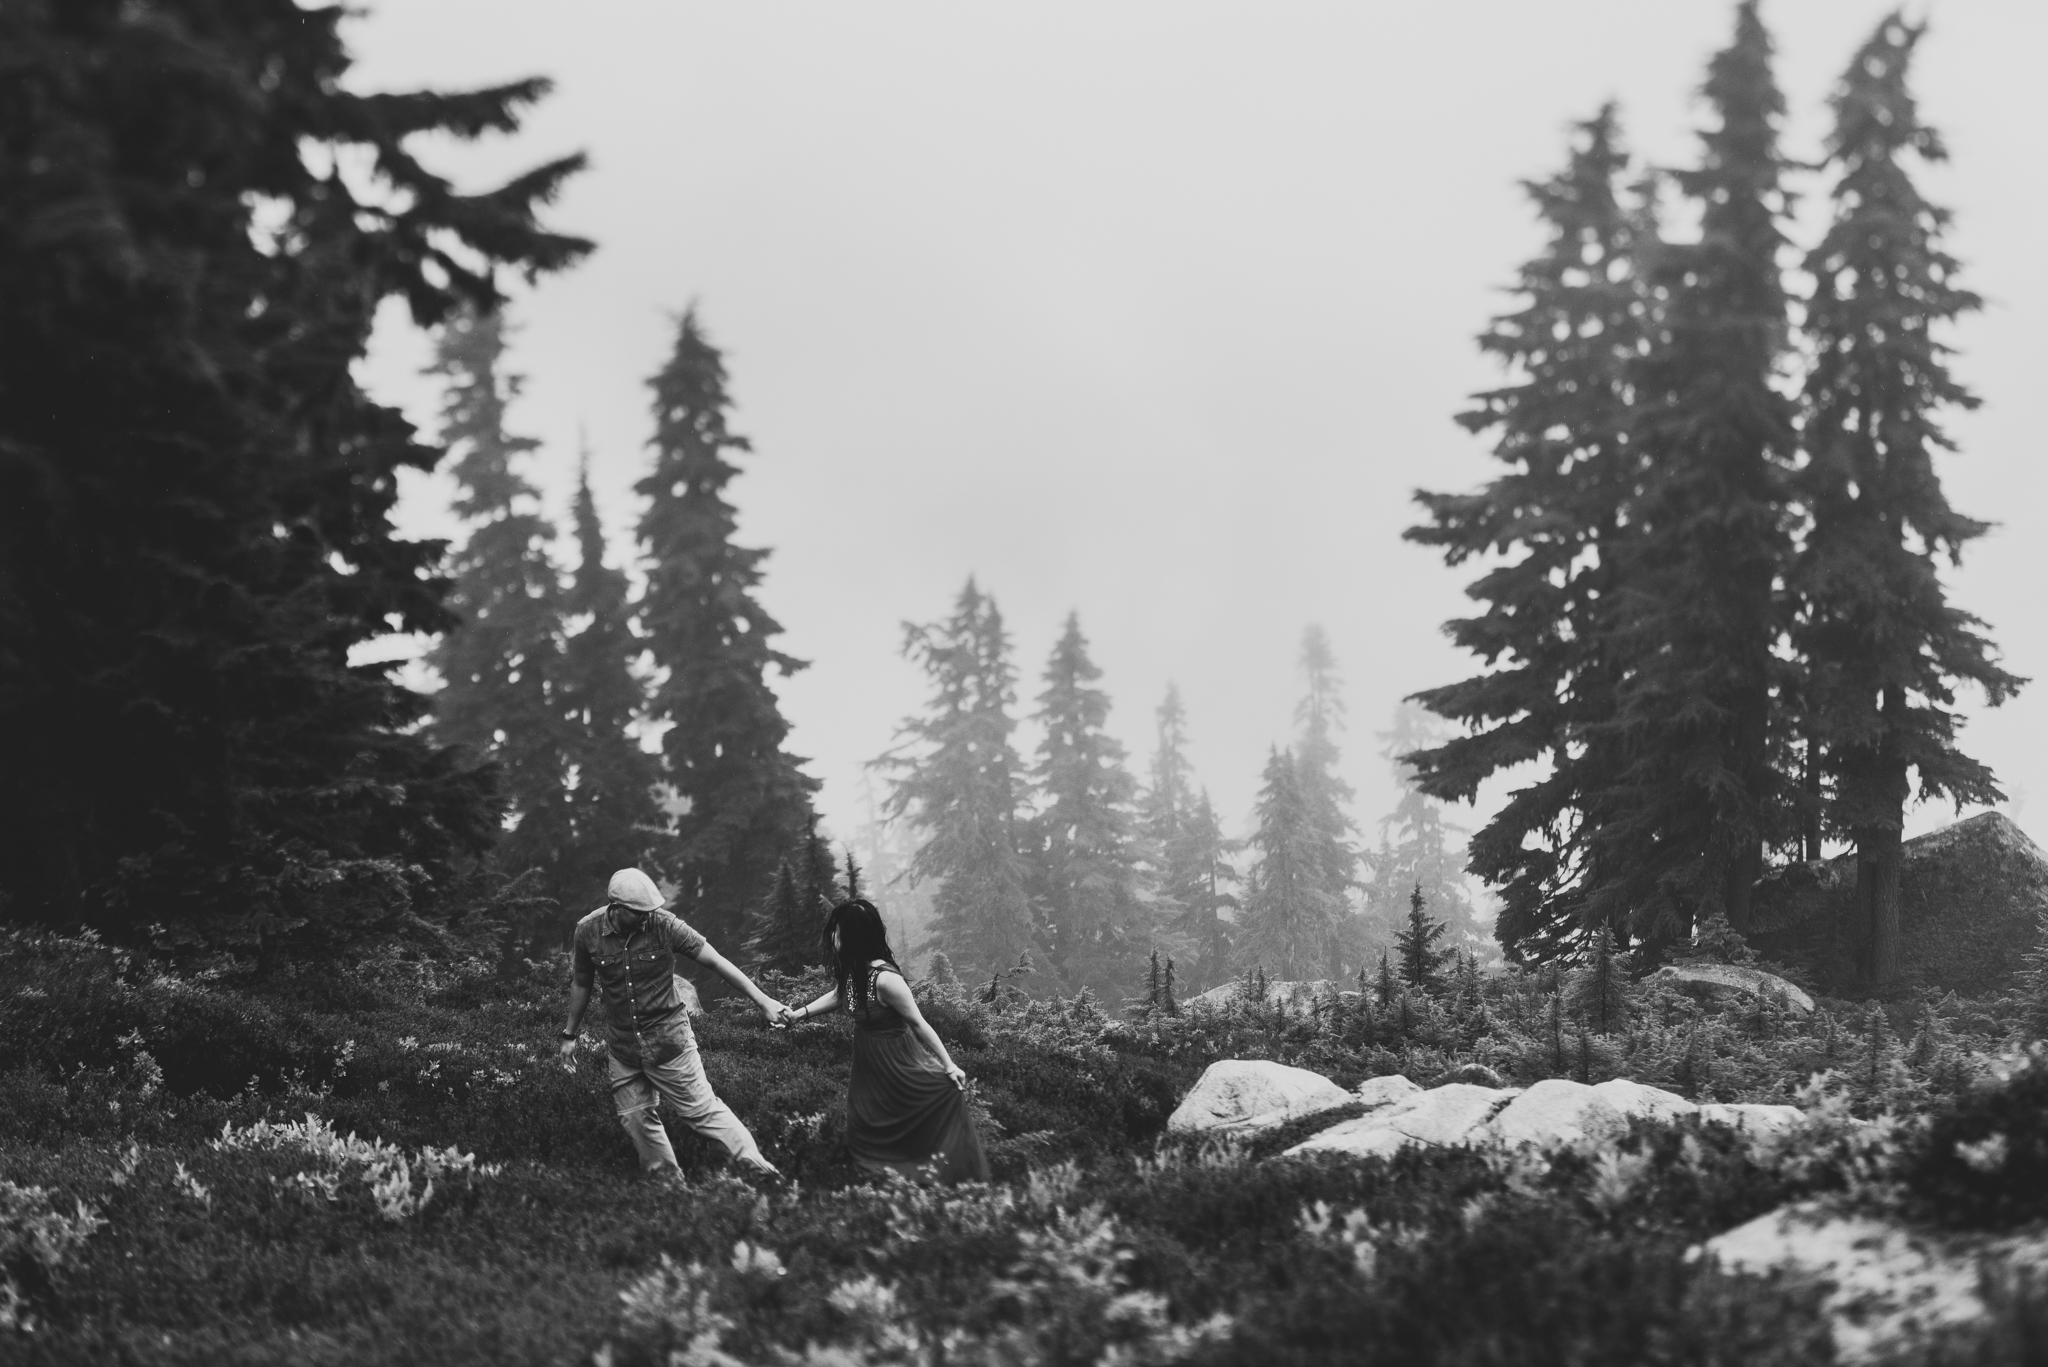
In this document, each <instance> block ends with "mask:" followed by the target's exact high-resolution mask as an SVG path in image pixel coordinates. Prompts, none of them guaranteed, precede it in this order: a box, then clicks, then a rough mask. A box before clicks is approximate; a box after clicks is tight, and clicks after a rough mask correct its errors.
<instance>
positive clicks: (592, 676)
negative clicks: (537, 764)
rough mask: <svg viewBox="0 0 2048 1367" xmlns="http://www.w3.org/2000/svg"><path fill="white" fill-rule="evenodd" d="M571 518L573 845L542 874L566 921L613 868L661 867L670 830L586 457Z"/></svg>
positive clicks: (620, 586)
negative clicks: (643, 732) (645, 742)
mask: <svg viewBox="0 0 2048 1367" xmlns="http://www.w3.org/2000/svg"><path fill="white" fill-rule="evenodd" d="M573 511H574V517H575V532H576V546H577V551H578V560H577V565H576V572H575V575H574V577H573V578H572V580H571V581H570V585H569V588H568V589H567V591H566V592H565V593H564V594H563V596H562V612H563V619H564V620H563V632H564V635H565V637H566V639H565V640H564V642H563V646H562V660H561V664H560V667H559V670H558V675H557V677H558V686H557V688H556V690H555V692H556V702H557V705H558V706H559V707H560V708H561V709H562V711H563V714H564V719H565V721H566V726H565V728H564V736H563V757H564V759H565V760H566V761H567V763H568V766H569V771H570V785H569V788H568V792H567V795H566V805H567V809H568V818H569V838H568V840H567V841H566V843H565V844H564V846H563V848H562V850H561V852H560V853H559V854H558V855H557V856H556V857H555V859H554V860H552V861H551V862H550V863H549V864H548V865H546V866H545V868H544V873H545V887H546V890H547V891H548V892H549V893H550V894H551V895H552V896H553V897H555V898H556V899H557V900H558V901H559V902H560V903H561V904H562V906H563V908H564V914H565V918H566V917H567V916H571V915H575V914H579V913H580V912H581V911H583V910H587V905H594V904H595V903H596V901H597V900H598V898H599V897H600V895H601V893H602V890H603V888H604V885H605V881H606V879H608V878H609V877H610V875H611V874H612V873H613V872H614V871H615V870H618V869H622V868H627V867H637V866H639V865H641V864H642V863H646V862H659V861H660V859H661V858H662V854H663V846H664V844H665V841H666V835H665V831H666V828H667V825H668V818H667V815H666V814H665V813H664V812H663V811H662V810H661V805H660V803H659V802H658V801H657V800H656V797H655V785H656V784H657V783H658V782H659V781H660V779H661V761H660V759H659V758H658V757H657V756H655V755H653V754H650V753H649V752H648V751H647V750H646V749H644V748H643V747H642V746H641V744H640V739H639V737H638V736H637V735H636V734H635V732H634V727H635V725H636V723H637V722H638V720H639V716H640V712H641V709H642V708H643V707H644V706H645V704H646V688H645V685H644V684H643V683H642V681H641V679H640V678H639V676H638V675H636V674H635V672H634V663H635V661H636V660H637V659H638V658H639V656H640V655H641V653H642V652H643V651H644V650H645V649H646V646H645V643H644V642H642V641H641V640H640V638H639V637H637V636H635V635H634V634H633V625H632V608H631V605H630V603H629V601H628V595H627V585H626V575H625V572H624V571H622V570H619V569H616V568H614V567H612V566H610V565H607V564H606V563H605V539H604V526H603V524H602V523H601V522H600V521H599V520H598V514H597V502H596V500H595V499H593V498H592V497H591V494H590V465H589V459H588V456H587V455H586V457H585V459H584V462H583V465H582V468H581V469H580V470H579V472H578V476H577V482H576V501H575V504H574V509H573ZM572 924H573V923H572Z"/></svg>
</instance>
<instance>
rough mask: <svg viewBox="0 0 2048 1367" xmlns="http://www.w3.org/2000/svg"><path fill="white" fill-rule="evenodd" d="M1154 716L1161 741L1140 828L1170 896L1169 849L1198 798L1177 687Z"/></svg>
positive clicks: (1140, 813) (1148, 859) (1164, 892)
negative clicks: (1167, 867)
mask: <svg viewBox="0 0 2048 1367" xmlns="http://www.w3.org/2000/svg"><path fill="white" fill-rule="evenodd" d="M1152 715H1153V723H1154V727H1155V732H1156V735H1157V737H1158V741H1157V744H1156V745H1155V746H1154V747H1153V750H1152V766H1151V771H1150V773H1149V774H1148V775H1147V778H1148V782H1147V783H1146V785H1145V791H1144V792H1143V793H1142V794H1141V795H1140V797H1139V799H1138V826H1137V829H1138V837H1139V840H1140V841H1141V842H1142V846H1143V849H1144V856H1145V860H1146V862H1147V863H1148V864H1149V865H1150V866H1151V868H1152V871H1153V873H1154V875H1155V881H1157V882H1158V883H1159V884H1160V888H1161V895H1162V896H1165V897H1171V895H1172V894H1171V893H1170V892H1168V891H1167V890H1166V884H1168V883H1169V882H1170V881H1171V879H1170V878H1169V876H1168V874H1167V870H1166V862H1165V861H1166V851H1167V850H1168V849H1169V848H1170V847H1171V846H1172V845H1173V843H1174V842H1175V841H1176V840H1178V839H1179V838H1180V834H1181V829H1182V827H1183V826H1184V825H1185V824H1186V822H1187V820H1188V814H1189V812H1190V811H1191V810H1192V809H1193V807H1194V800H1195V799H1194V788H1195V771H1194V766H1193V765H1191V764H1190V763H1188V756H1187V745H1188V714H1187V709H1186V708H1185V707H1184V706H1182V704H1181V700H1180V689H1179V688H1178V687H1177V686H1175V685H1173V684H1171V683H1169V684H1168V685H1167V686H1166V696H1165V698H1163V699H1162V700H1161V701H1160V703H1159V708H1158V710H1157V711H1155V712H1154V713H1153V714H1152ZM1175 910H1178V908H1175Z"/></svg>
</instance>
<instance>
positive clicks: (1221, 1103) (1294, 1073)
mask: <svg viewBox="0 0 2048 1367" xmlns="http://www.w3.org/2000/svg"><path fill="white" fill-rule="evenodd" d="M1353 1100H1355V1098H1354V1097H1353V1096H1352V1095H1351V1093H1349V1092H1347V1091H1345V1090H1344V1089H1343V1088H1342V1087H1339V1086H1338V1085H1337V1084H1336V1083H1334V1082H1332V1081H1330V1080H1329V1079H1328V1078H1326V1077H1324V1076H1323V1075H1322V1074H1321V1073H1311V1072H1310V1071H1308V1069H1306V1068H1290V1067H1288V1066H1287V1065H1286V1064H1284V1063H1274V1062H1272V1061H1271V1060H1270V1059H1243V1058H1227V1059H1221V1060H1218V1061H1217V1062H1215V1063H1212V1064H1210V1065H1209V1067H1208V1068H1207V1069H1206V1070H1205V1071H1204V1072H1203V1073H1202V1076H1201V1079H1200V1080H1199V1081H1197V1082H1196V1083H1195V1085H1194V1086H1193V1087H1192V1088H1191V1089H1190V1090H1189V1091H1188V1094H1187V1095H1186V1096H1185V1097H1183V1098H1182V1099H1181V1103H1180V1105H1179V1106H1178V1107H1176V1108H1175V1109H1174V1112H1173V1114H1172V1115H1171V1116H1170V1117H1168V1119H1167V1122H1166V1128H1167V1131H1168V1133H1171V1134H1249V1133H1253V1132H1256V1131H1259V1130H1266V1129H1271V1128H1272V1127H1274V1126H1276V1125H1283V1124H1285V1123H1286V1122H1288V1121H1290V1120H1298V1119H1300V1118H1301V1117H1303V1116H1307V1115H1315V1114H1317V1113H1318V1112H1321V1111H1327V1110H1331V1109H1333V1108H1335V1107H1338V1106H1348V1105H1350V1104H1351V1103H1352V1101H1353Z"/></svg>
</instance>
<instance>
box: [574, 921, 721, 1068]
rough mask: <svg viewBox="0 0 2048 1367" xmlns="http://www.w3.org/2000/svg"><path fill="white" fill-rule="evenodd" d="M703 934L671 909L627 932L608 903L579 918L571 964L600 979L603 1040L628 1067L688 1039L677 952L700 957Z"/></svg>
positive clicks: (670, 1054)
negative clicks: (603, 1026)
mask: <svg viewBox="0 0 2048 1367" xmlns="http://www.w3.org/2000/svg"><path fill="white" fill-rule="evenodd" d="M705 943H706V942H705V939H704V937H703V936H702V935H699V934H698V933H697V932H696V931H694V930H692V929H690V927H689V926H688V925H687V924H686V923H685V922H684V921H683V920H682V918H681V917H678V916H676V915H674V914H672V913H670V912H666V911H656V912H650V913H649V914H648V916H647V917H646V919H644V920H642V921H641V922H640V927H639V929H637V930H635V931H634V932H633V933H632V934H631V935H628V934H626V931H625V928H624V927H623V926H621V925H620V924H619V923H618V921H617V919H616V918H615V917H614V916H613V915H612V909H611V907H610V905H609V904H607V905H605V906H602V907H599V908H598V909H597V910H596V911H593V912H591V913H590V914H589V915H588V916H586V917H584V918H583V919H582V920H580V921H578V922H577V923H576V938H575V953H574V956H573V962H572V968H571V972H572V973H573V974H574V977H575V981H576V984H577V985H578V986H580V987H588V986H590V984H591V981H592V979H595V980H596V985H597V991H598V996H599V998H600V999H601V1000H602V1001H603V1003H604V1024H605V1031H604V1042H605V1047H606V1048H608V1049H610V1050H611V1055H612V1057H613V1058H615V1059H617V1060H618V1061H619V1062H621V1063H624V1064H627V1065H628V1066H631V1067H642V1066H645V1065H646V1064H650V1063H666V1062H667V1061H668V1060H670V1059H672V1058H674V1057H676V1056H677V1055H678V1054H680V1053H682V1052H683V1050H684V1048H685V1047H687V1046H688V1045H689V1043H690V1016H689V1012H688V1011H687V1010H686V1009H685V1008H684V1006H683V997H682V993H680V992H678V991H677V990H676V955H677V954H679V953H680V954H683V955H686V956H688V957H689V958H691V959H695V958H696V957H697V955H698V954H699V953H700V952H701V951H702V950H703V948H704V945H705Z"/></svg>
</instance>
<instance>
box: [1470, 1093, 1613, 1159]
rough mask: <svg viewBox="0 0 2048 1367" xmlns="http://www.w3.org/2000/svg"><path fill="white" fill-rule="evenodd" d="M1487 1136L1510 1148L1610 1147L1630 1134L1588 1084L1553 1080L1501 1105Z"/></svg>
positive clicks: (1491, 1121) (1487, 1129) (1610, 1106)
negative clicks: (1528, 1146)
mask: <svg viewBox="0 0 2048 1367" xmlns="http://www.w3.org/2000/svg"><path fill="white" fill-rule="evenodd" d="M1486 1132H1487V1134H1488V1135H1489V1136H1490V1137H1491V1138H1493V1139H1495V1140H1498V1141H1499V1142H1500V1143H1502V1144H1507V1145H1511V1146H1514V1145H1522V1144H1534V1145H1536V1146H1537V1147H1538V1148H1545V1149H1548V1148H1554V1147H1556V1146H1559V1145H1592V1144H1607V1143H1612V1142H1613V1141H1615V1140H1617V1139H1620V1138H1621V1137H1622V1136H1623V1135H1626V1134H1627V1133H1628V1117H1627V1116H1625V1115H1623V1114H1622V1113H1621V1111H1620V1110H1619V1109H1617V1108H1616V1107H1615V1105H1614V1104H1613V1103H1612V1102H1610V1101H1609V1100H1608V1099H1607V1098H1606V1097H1604V1096H1602V1095H1600V1093H1599V1092H1598V1091H1597V1090H1595V1089H1594V1088H1592V1087H1588V1086H1587V1085H1586V1084H1585V1083H1583V1082H1572V1081H1569V1080H1567V1079H1565V1078H1561V1077H1552V1078H1545V1079H1544V1080H1543V1081H1541V1082H1539V1083H1536V1084H1535V1085H1534V1086H1532V1087H1530V1088H1529V1089H1528V1090H1527V1091H1525V1092H1523V1093H1522V1094H1521V1095H1520V1096H1518V1097H1516V1098H1515V1099H1514V1100H1513V1101H1510V1102H1509V1103H1508V1104H1507V1105H1506V1106H1504V1107H1502V1108H1501V1111H1500V1113H1499V1114H1498V1115H1496V1116H1494V1117H1493V1119H1491V1120H1489V1121H1487V1122H1486Z"/></svg>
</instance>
